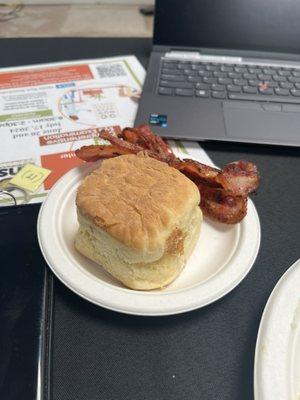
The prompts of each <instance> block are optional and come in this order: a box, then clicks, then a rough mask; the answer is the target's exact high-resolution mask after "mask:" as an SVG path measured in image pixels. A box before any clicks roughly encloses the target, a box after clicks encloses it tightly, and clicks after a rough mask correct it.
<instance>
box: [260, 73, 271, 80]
mask: <svg viewBox="0 0 300 400" xmlns="http://www.w3.org/2000/svg"><path fill="white" fill-rule="evenodd" d="M257 77H258V79H259V80H261V81H269V80H270V79H272V76H271V75H266V74H258V75H257Z"/></svg>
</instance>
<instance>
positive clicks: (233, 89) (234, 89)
mask: <svg viewBox="0 0 300 400" xmlns="http://www.w3.org/2000/svg"><path fill="white" fill-rule="evenodd" d="M227 90H228V92H240V91H241V87H240V86H236V85H227Z"/></svg>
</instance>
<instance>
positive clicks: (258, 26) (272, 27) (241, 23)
mask: <svg viewBox="0 0 300 400" xmlns="http://www.w3.org/2000/svg"><path fill="white" fill-rule="evenodd" d="M154 44H156V45H165V46H172V47H179V46H184V47H204V48H205V47H207V48H218V49H236V50H237V49H240V50H256V51H272V52H281V53H296V54H297V53H300V0H156V9H155V27H154Z"/></svg>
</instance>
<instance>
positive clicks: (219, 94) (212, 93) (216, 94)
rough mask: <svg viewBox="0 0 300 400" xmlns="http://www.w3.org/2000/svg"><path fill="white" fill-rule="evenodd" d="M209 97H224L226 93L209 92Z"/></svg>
mask: <svg viewBox="0 0 300 400" xmlns="http://www.w3.org/2000/svg"><path fill="white" fill-rule="evenodd" d="M211 97H213V98H214V99H226V93H225V92H215V91H213V92H211Z"/></svg>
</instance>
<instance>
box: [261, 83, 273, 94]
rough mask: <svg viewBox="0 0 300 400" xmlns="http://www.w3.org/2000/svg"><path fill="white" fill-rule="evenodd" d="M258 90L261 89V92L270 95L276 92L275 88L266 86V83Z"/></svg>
mask: <svg viewBox="0 0 300 400" xmlns="http://www.w3.org/2000/svg"><path fill="white" fill-rule="evenodd" d="M258 91H259V93H261V94H263V95H268V96H270V95H272V94H274V90H273V89H272V88H269V87H266V86H264V85H262V86H259V87H258Z"/></svg>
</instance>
